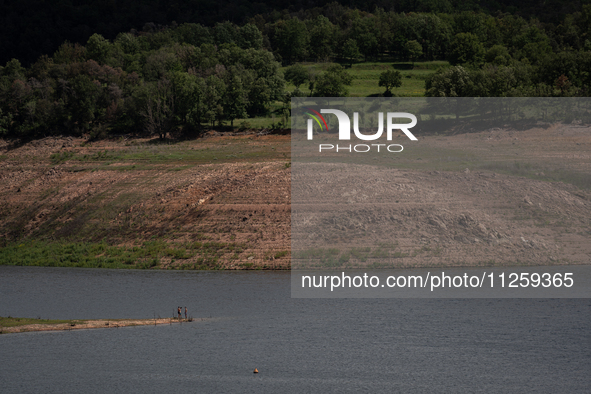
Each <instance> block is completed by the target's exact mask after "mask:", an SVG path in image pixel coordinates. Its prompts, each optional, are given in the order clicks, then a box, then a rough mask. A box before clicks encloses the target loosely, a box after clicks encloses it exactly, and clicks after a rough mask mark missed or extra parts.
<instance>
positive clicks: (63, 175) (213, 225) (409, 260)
mask: <svg viewBox="0 0 591 394" xmlns="http://www.w3.org/2000/svg"><path fill="white" fill-rule="evenodd" d="M290 154H291V151H290V137H289V136H280V135H259V134H256V133H244V134H243V135H240V134H236V135H225V136H220V135H215V134H214V133H210V134H208V135H206V137H205V138H200V139H197V140H192V141H178V142H171V141H165V142H160V141H157V140H149V139H125V138H121V139H119V140H117V141H97V142H87V141H86V140H85V139H83V138H45V139H42V140H37V141H33V142H28V143H25V144H17V143H14V142H10V141H3V142H0V238H2V239H3V241H2V242H3V243H4V244H3V246H11V245H12V246H14V245H18V244H23V245H27V242H32V240H43V242H47V243H51V242H58V241H60V242H63V241H64V240H67V241H68V242H87V243H100V242H103V243H106V244H108V245H115V246H118V247H121V248H128V249H129V250H131V249H133V248H134V247H136V248H145V247H146V246H145V245H147V244H146V243H150V242H152V243H154V242H160V243H163V244H164V245H165V246H166V247H165V248H164V249H162V248H161V249H158V250H157V251H155V252H154V254H153V255H150V256H148V257H142V259H144V260H142V259H139V260H138V261H129V262H127V263H126V264H129V265H130V266H133V265H136V264H139V263H142V262H145V261H147V260H149V259H151V260H150V261H154V259H156V260H155V263H154V264H152V265H151V266H152V267H153V268H201V269H203V268H210V269H252V268H263V269H285V268H289V267H290V254H291V208H292V206H291V176H292V172H291V170H292V169H291V167H290V165H291V162H290V160H291V156H290ZM367 166H369V167H364V166H359V167H358V172H359V174H364V175H363V176H365V177H367V176H369V177H372V179H373V181H372V184H373V185H374V187H373V188H371V189H367V188H363V187H355V185H354V184H351V179H354V178H355V174H352V173H348V174H347V173H343V172H342V171H339V165H338V163H326V164H323V165H321V166H317V167H314V168H312V169H311V170H310V176H312V177H313V178H314V179H316V180H318V182H321V183H322V182H325V183H330V182H334V183H335V188H334V189H333V190H332V192H331V193H330V194H327V195H325V196H322V195H319V194H318V190H321V189H314V186H313V183H312V185H311V186H310V188H309V190H308V191H309V193H310V196H311V197H310V203H311V204H314V203H316V204H317V205H318V206H321V205H322V203H323V200H324V201H326V200H327V199H336V200H338V201H342V202H343V204H344V205H343V206H345V205H347V204H348V206H346V207H345V208H346V209H347V212H348V213H347V215H346V216H344V217H341V219H340V221H337V222H335V221H334V220H333V221H332V222H330V223H328V222H323V220H325V219H326V215H325V214H323V213H318V214H317V215H310V213H309V211H308V213H307V215H308V216H307V217H299V216H297V215H294V219H293V220H297V222H295V223H294V224H295V226H294V229H295V230H294V231H298V232H300V233H299V234H298V237H297V239H298V242H302V240H303V242H304V243H307V245H299V246H298V248H299V249H305V248H306V247H309V248H313V247H314V245H315V242H316V241H318V240H321V241H322V242H321V243H322V244H323V245H326V244H327V243H329V244H330V243H331V242H332V243H334V244H335V245H338V244H342V243H343V242H344V239H346V237H347V236H348V235H349V234H352V233H354V234H357V236H358V237H359V238H358V239H361V240H363V237H364V236H367V237H370V236H371V234H375V233H383V232H385V231H389V232H390V236H389V241H388V243H387V244H386V243H384V247H383V249H384V250H376V251H371V252H370V255H366V256H361V257H360V254H359V253H362V252H359V250H357V252H355V251H353V254H351V255H350V256H349V257H348V258H346V257H343V258H342V259H341V261H342V262H348V261H351V262H354V261H355V259H358V258H361V259H362V260H363V259H365V260H366V261H367V262H368V263H371V262H372V255H371V253H374V256H381V257H384V256H385V257H388V258H391V260H392V261H394V262H395V264H396V265H397V266H431V265H440V264H446V265H511V264H526V265H530V264H588V263H589V262H590V261H591V129H589V128H588V127H583V126H579V125H550V126H546V127H540V128H535V129H530V130H522V131H518V130H503V129H492V130H487V131H481V132H475V133H465V134H457V135H445V136H442V135H433V136H425V137H423V138H421V139H420V144H417V145H416V147H415V148H412V147H409V148H408V149H406V145H405V152H404V155H400V156H398V158H397V159H396V160H395V161H394V162H393V163H391V164H390V165H387V166H384V165H382V166H373V167H371V166H372V164H371V163H368V164H367ZM370 167H371V168H373V170H372V171H371V172H368V171H367V168H370ZM368 174H369V175H368ZM337 180H338V182H336V181H337ZM347 182H349V184H348V186H347V187H346V188H342V187H340V186H338V185H347ZM322 190H325V189H322ZM376 197H380V198H384V199H385V198H387V199H388V200H389V201H391V202H392V203H391V204H389V205H387V206H380V207H378V208H375V209H374V208H371V202H372V201H375V199H376ZM362 203H363V208H362V206H361V205H360V204H362ZM323 215H324V216H323ZM341 216H342V215H341ZM350 246H351V247H352V248H356V247H362V246H363V242H361V243H360V244H359V245H350ZM96 253H97V256H98V257H100V253H105V252H100V251H98V252H96ZM355 253H357V254H355ZM363 253H365V252H363ZM98 257H97V258H98ZM345 260H346V261H345Z"/></svg>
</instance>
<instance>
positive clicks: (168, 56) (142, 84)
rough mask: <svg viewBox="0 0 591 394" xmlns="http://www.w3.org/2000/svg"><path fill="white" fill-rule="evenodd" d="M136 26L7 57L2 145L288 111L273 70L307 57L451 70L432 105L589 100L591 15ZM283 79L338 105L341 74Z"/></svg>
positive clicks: (433, 84) (0, 85)
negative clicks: (276, 106) (438, 64)
mask: <svg viewBox="0 0 591 394" xmlns="http://www.w3.org/2000/svg"><path fill="white" fill-rule="evenodd" d="M419 3H420V2H419ZM443 3H445V1H444V2H443ZM422 4H423V3H422ZM145 30H146V31H142V32H137V31H131V32H129V33H120V34H118V35H117V36H116V38H115V39H114V40H108V39H106V38H104V37H103V36H102V35H100V34H93V35H92V36H91V37H90V38H89V39H88V41H87V42H86V43H85V45H79V44H72V43H69V42H65V43H63V44H62V45H61V46H60V47H59V48H58V49H57V50H56V51H55V52H54V53H53V54H52V55H51V56H47V55H43V56H41V57H39V58H38V59H37V60H36V61H35V62H34V63H33V64H31V65H30V67H27V68H25V67H23V66H22V64H21V63H20V62H19V60H15V59H12V60H10V61H8V62H7V63H6V65H5V66H4V67H1V66H0V135H9V136H19V137H35V136H39V135H47V134H52V133H60V134H61V133H70V134H82V133H90V134H91V136H101V135H102V136H106V135H108V134H119V133H129V132H134V133H150V134H153V133H157V134H160V135H161V136H164V135H165V134H166V133H168V132H175V133H183V134H195V133H198V132H199V131H200V130H201V129H202V127H203V125H207V124H212V125H213V124H216V123H218V124H221V122H222V121H224V120H226V121H230V122H231V123H233V121H234V119H240V118H245V117H249V116H256V115H265V114H268V113H269V111H270V109H271V105H272V103H274V102H275V101H277V100H282V101H284V102H285V103H287V102H288V100H287V99H288V98H289V95H286V93H285V89H284V76H283V75H282V74H281V73H280V72H279V67H280V63H283V65H286V66H287V65H292V64H294V63H298V62H303V61H314V62H324V61H338V62H341V63H343V64H348V65H350V64H352V63H353V62H354V61H356V60H358V59H365V60H389V61H391V60H405V61H406V60H409V61H413V62H414V61H416V60H438V59H439V60H441V59H446V60H449V62H450V64H451V65H452V67H450V68H444V69H442V70H440V71H438V72H437V73H436V74H434V75H433V76H432V77H431V78H430V79H429V80H427V82H426V95H427V96H577V95H578V96H586V95H588V94H589V86H591V72H590V71H589V70H591V5H585V6H583V7H582V8H581V11H580V12H575V13H573V14H569V15H567V16H566V17H565V18H564V19H563V20H562V22H561V23H560V24H558V25H555V24H552V23H546V24H544V23H541V22H539V20H537V19H529V20H526V19H524V18H522V17H520V16H516V15H513V14H498V15H495V16H491V15H489V14H486V13H477V12H471V11H464V12H458V13H453V14H450V13H397V12H393V11H384V10H383V9H380V8H376V9H375V11H374V12H371V13H370V12H365V11H360V10H358V9H351V8H347V7H343V6H341V5H339V4H336V3H331V4H328V5H326V6H325V7H322V8H313V9H309V10H306V11H298V12H295V13H292V14H286V13H279V12H275V13H269V14H267V15H265V16H263V15H256V16H254V17H253V18H250V19H249V21H248V23H246V24H242V25H237V24H233V23H230V22H224V23H217V24H215V26H213V27H204V26H203V25H201V24H195V23H185V24H181V25H171V26H164V27H162V26H160V27H158V26H156V25H150V26H148V27H146V29H145ZM285 79H287V80H288V81H289V82H292V83H293V84H294V85H296V86H300V85H302V84H309V87H310V90H311V94H312V95H316V96H341V95H346V89H345V88H344V86H345V85H347V84H350V83H351V76H350V75H349V74H348V73H347V72H346V70H345V69H344V68H343V67H341V66H339V65H335V66H331V67H329V68H328V69H327V70H326V72H324V73H322V74H320V75H310V74H309V73H308V72H307V71H306V69H304V68H303V67H301V66H299V65H295V66H292V67H290V68H288V69H287V71H286V72H285ZM380 86H384V87H385V88H386V93H390V92H391V89H392V88H395V87H396V86H400V75H397V74H396V72H390V73H387V74H385V75H384V76H383V78H380ZM295 94H301V92H300V91H299V89H297V90H296V92H295Z"/></svg>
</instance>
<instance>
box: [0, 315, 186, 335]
mask: <svg viewBox="0 0 591 394" xmlns="http://www.w3.org/2000/svg"><path fill="white" fill-rule="evenodd" d="M189 321H192V319H175V318H165V319H122V320H113V319H98V320H71V321H69V322H67V323H58V324H26V325H21V326H16V327H0V333H1V334H8V333H18V332H31V331H66V330H80V329H88V328H118V327H130V326H149V325H157V324H172V323H185V322H189Z"/></svg>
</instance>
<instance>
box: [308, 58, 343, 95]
mask: <svg viewBox="0 0 591 394" xmlns="http://www.w3.org/2000/svg"><path fill="white" fill-rule="evenodd" d="M352 81H353V78H352V77H351V76H350V75H349V74H348V73H347V72H346V71H345V70H344V69H343V67H341V66H340V65H338V64H337V65H333V66H330V67H329V68H328V69H327V70H326V72H324V73H322V74H320V75H319V76H318V77H317V78H316V81H314V85H313V87H312V89H310V90H313V93H314V96H317V97H344V96H346V95H347V94H348V91H347V88H346V87H347V86H349V85H351V82H352Z"/></svg>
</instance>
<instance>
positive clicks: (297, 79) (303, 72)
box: [284, 64, 310, 89]
mask: <svg viewBox="0 0 591 394" xmlns="http://www.w3.org/2000/svg"><path fill="white" fill-rule="evenodd" d="M284 77H285V80H286V81H287V82H290V83H291V84H293V86H295V87H296V89H299V87H300V86H301V85H303V84H305V83H306V82H308V81H309V80H310V73H309V71H308V69H307V68H306V67H304V66H302V65H301V64H294V65H293V66H290V67H287V69H285V73H284Z"/></svg>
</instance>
